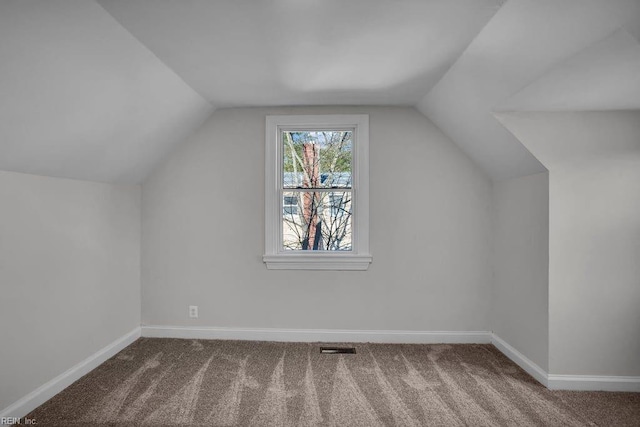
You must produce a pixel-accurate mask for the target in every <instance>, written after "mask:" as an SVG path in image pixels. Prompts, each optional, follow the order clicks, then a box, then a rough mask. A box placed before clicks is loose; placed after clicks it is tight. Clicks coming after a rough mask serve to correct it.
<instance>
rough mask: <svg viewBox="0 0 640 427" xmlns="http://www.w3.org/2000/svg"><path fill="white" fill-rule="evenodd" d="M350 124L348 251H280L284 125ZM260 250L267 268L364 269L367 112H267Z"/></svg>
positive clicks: (292, 127) (366, 253) (321, 126)
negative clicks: (350, 240) (350, 175)
mask: <svg viewBox="0 0 640 427" xmlns="http://www.w3.org/2000/svg"><path fill="white" fill-rule="evenodd" d="M345 128H349V129H353V132H354V133H353V135H354V136H353V152H352V174H353V175H352V184H351V186H352V189H351V190H350V191H351V192H352V195H351V197H352V201H351V203H352V209H353V214H352V215H353V216H352V227H353V229H352V239H353V246H352V250H351V251H345V252H337V251H336V252H329V251H284V249H282V206H281V202H280V200H279V199H280V192H281V190H282V189H281V188H280V187H281V186H282V183H281V179H282V154H283V153H282V144H280V134H281V132H282V131H283V130H296V129H298V130H310V129H313V130H320V129H327V130H330V129H342V130H344V129H345ZM265 148H266V149H265V194H264V195H265V253H264V256H263V257H262V259H263V261H264V263H265V264H266V266H267V268H268V269H270V270H366V269H368V268H369V264H370V263H371V261H372V257H371V255H370V253H369V115H367V114H326V115H286V116H280V115H278V116H266V134H265Z"/></svg>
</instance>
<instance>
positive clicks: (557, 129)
mask: <svg viewBox="0 0 640 427" xmlns="http://www.w3.org/2000/svg"><path fill="white" fill-rule="evenodd" d="M501 120H502V121H503V123H505V125H506V126H507V127H508V128H509V129H510V130H512V131H513V133H514V134H515V135H516V136H518V138H519V139H520V140H521V141H522V143H523V144H525V145H526V146H527V148H528V149H529V150H531V152H532V153H533V154H534V155H536V157H538V158H539V159H540V160H541V161H542V162H543V163H544V164H545V166H547V167H548V168H549V372H550V373H551V374H566V375H622V376H625V375H628V376H638V375H640V309H638V307H640V137H639V135H640V111H606V112H575V113H515V114H507V115H505V116H504V117H501Z"/></svg>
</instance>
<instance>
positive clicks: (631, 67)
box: [494, 30, 640, 111]
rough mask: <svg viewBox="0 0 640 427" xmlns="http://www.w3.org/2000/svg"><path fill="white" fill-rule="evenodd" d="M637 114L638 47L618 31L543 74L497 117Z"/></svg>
mask: <svg viewBox="0 0 640 427" xmlns="http://www.w3.org/2000/svg"><path fill="white" fill-rule="evenodd" d="M634 109H637V110H640V43H638V41H637V40H636V39H635V38H634V37H633V36H631V35H630V34H629V33H628V32H627V31H625V30H619V31H616V32H615V33H613V34H612V35H611V36H609V37H607V38H605V39H604V40H602V41H599V42H597V43H595V44H593V45H591V46H589V47H587V48H586V49H584V50H582V51H580V52H579V53H578V54H576V55H574V56H572V57H570V58H569V59H567V60H566V61H563V62H561V63H560V64H559V65H557V66H556V67H554V68H553V69H551V70H550V71H548V72H547V73H545V74H544V75H543V76H542V77H540V78H539V79H538V80H535V81H534V82H533V83H531V84H530V85H528V86H527V87H525V88H524V89H522V90H521V91H519V92H517V93H516V94H515V95H513V96H512V97H510V98H509V99H508V100H507V101H506V102H505V103H503V104H500V105H498V106H497V107H496V108H495V109H494V110H495V111H593V110H599V111H606V110H634Z"/></svg>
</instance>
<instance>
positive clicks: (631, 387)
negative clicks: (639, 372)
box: [547, 374, 640, 393]
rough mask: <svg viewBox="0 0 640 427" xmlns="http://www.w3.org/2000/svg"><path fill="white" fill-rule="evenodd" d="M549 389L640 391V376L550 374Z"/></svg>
mask: <svg viewBox="0 0 640 427" xmlns="http://www.w3.org/2000/svg"><path fill="white" fill-rule="evenodd" d="M547 387H549V390H577V391H587V390H588V391H630V392H636V393H639V392H640V377H623V376H605V375H596V376H594V375H556V374H549V384H548V385H547Z"/></svg>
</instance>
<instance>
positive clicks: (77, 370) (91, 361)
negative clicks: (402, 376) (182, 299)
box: [0, 327, 140, 418]
mask: <svg viewBox="0 0 640 427" xmlns="http://www.w3.org/2000/svg"><path fill="white" fill-rule="evenodd" d="M138 338H140V327H137V328H135V329H134V330H133V331H131V332H129V333H128V334H126V335H124V336H122V337H120V338H118V339H117V340H115V341H114V342H112V343H111V344H109V345H107V346H106V347H104V348H103V349H101V350H99V351H98V352H96V353H94V354H92V355H91V356H89V357H87V358H86V359H85V360H83V361H82V362H80V363H78V364H77V365H75V366H73V367H71V368H70V369H68V370H67V371H66V372H63V373H62V374H60V375H58V376H57V377H55V378H54V379H52V380H51V381H49V382H47V383H45V384H43V385H41V386H40V387H38V388H37V389H35V390H33V391H32V392H31V393H29V394H27V395H26V396H24V397H23V398H21V399H19V400H18V401H17V402H15V403H13V404H11V405H9V406H8V407H7V408H5V409H3V410H2V411H0V418H3V417H4V418H8V417H16V418H21V417H24V416H25V415H27V414H28V413H29V412H31V411H33V410H34V409H36V408H37V407H38V406H40V405H42V404H43V403H44V402H46V401H47V400H49V399H51V398H52V397H53V396H55V395H56V394H58V393H60V392H61V391H62V390H64V389H65V388H67V387H69V386H70V385H71V384H73V383H74V382H75V381H77V380H79V379H80V378H81V377H82V376H84V375H86V374H88V373H89V372H91V371H92V370H93V369H95V368H97V367H98V366H99V365H100V364H102V363H104V362H105V361H106V360H108V359H109V358H110V357H112V356H114V355H115V354H117V353H118V352H119V351H121V350H122V349H124V348H125V347H126V346H128V345H129V344H131V343H133V342H134V341H135V340H137V339H138Z"/></svg>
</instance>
